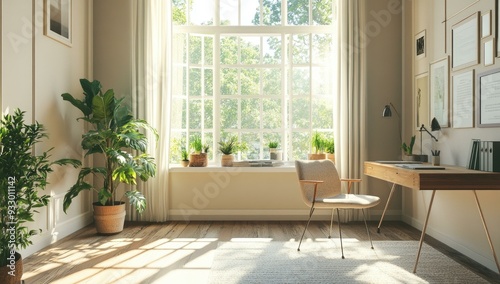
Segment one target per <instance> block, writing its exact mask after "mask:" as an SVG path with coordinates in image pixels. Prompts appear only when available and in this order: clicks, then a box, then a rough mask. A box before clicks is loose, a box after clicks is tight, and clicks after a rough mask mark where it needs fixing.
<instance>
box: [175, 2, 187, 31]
mask: <svg viewBox="0 0 500 284" xmlns="http://www.w3.org/2000/svg"><path fill="white" fill-rule="evenodd" d="M186 1H187V0H172V23H173V24H174V25H185V24H186V22H187V20H186V8H187V5H186Z"/></svg>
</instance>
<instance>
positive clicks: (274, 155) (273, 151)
mask: <svg viewBox="0 0 500 284" xmlns="http://www.w3.org/2000/svg"><path fill="white" fill-rule="evenodd" d="M267 146H268V147H269V158H270V159H271V160H276V161H281V160H282V159H283V153H282V152H281V150H280V149H278V147H279V142H278V141H270V142H269V143H268V144H267Z"/></svg>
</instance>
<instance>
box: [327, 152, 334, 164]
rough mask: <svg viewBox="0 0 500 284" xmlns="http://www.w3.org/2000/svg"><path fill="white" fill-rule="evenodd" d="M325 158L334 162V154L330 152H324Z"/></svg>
mask: <svg viewBox="0 0 500 284" xmlns="http://www.w3.org/2000/svg"><path fill="white" fill-rule="evenodd" d="M326 159H328V160H330V161H332V162H333V163H335V154H330V153H328V154H326Z"/></svg>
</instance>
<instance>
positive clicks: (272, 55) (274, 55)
mask: <svg viewBox="0 0 500 284" xmlns="http://www.w3.org/2000/svg"><path fill="white" fill-rule="evenodd" d="M262 42H263V43H262V44H263V46H262V51H263V58H262V61H263V62H262V63H264V64H279V63H281V53H282V52H281V37H278V36H268V37H263V41H262Z"/></svg>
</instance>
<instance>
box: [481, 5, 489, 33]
mask: <svg viewBox="0 0 500 284" xmlns="http://www.w3.org/2000/svg"><path fill="white" fill-rule="evenodd" d="M490 35H491V10H490V11H487V12H484V13H483V14H482V15H481V38H485V37H489V36H490Z"/></svg>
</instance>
